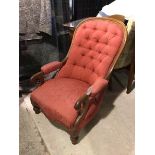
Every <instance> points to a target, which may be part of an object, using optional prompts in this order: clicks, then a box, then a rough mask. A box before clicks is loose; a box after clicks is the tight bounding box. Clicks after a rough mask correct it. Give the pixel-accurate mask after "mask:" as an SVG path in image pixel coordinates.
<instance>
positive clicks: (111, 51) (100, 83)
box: [31, 18, 124, 129]
mask: <svg viewBox="0 0 155 155" xmlns="http://www.w3.org/2000/svg"><path fill="white" fill-rule="evenodd" d="M123 31H124V30H123V29H122V27H121V25H119V24H117V23H115V22H112V21H110V20H102V19H97V18H95V19H93V20H88V21H86V22H84V23H82V24H81V25H80V26H79V27H78V29H77V30H76V32H75V35H74V38H73V41H72V45H71V47H70V50H69V54H68V60H67V62H66V64H65V65H64V66H63V67H62V63H60V62H54V63H50V64H47V65H45V66H43V67H42V68H41V70H42V71H43V72H44V73H45V74H46V73H49V72H51V71H53V70H55V69H58V68H61V67H62V68H61V70H60V71H59V73H58V74H57V75H56V77H55V78H54V79H52V80H49V81H47V82H45V83H44V84H43V85H42V86H40V87H39V88H37V89H36V90H34V91H33V92H32V94H31V99H32V100H33V102H35V103H36V104H37V105H38V106H39V107H40V108H41V110H42V111H43V113H44V114H45V115H46V116H47V117H48V118H49V119H50V120H54V121H57V122H59V123H61V124H63V125H65V126H66V127H67V128H69V129H70V128H71V127H72V126H73V124H74V123H75V120H76V118H77V116H78V115H77V111H76V110H75V109H74V105H75V103H76V101H77V100H78V99H79V98H80V97H81V96H82V95H83V94H84V93H85V92H86V91H87V89H88V88H90V86H91V89H92V96H97V97H96V100H94V101H93V100H91V103H90V107H89V110H88V112H87V115H86V117H85V119H84V120H83V121H82V122H81V124H80V125H79V127H78V128H79V129H80V128H82V127H84V126H85V125H86V124H87V123H88V122H89V121H90V120H91V118H93V116H94V115H95V114H96V112H97V110H98V108H99V105H100V104H101V101H102V100H101V99H102V94H101V93H100V92H101V90H103V89H104V88H105V86H106V85H107V81H106V80H104V78H105V77H106V75H107V72H108V71H109V68H110V66H111V64H112V62H113V60H114V58H115V56H116V54H117V52H118V50H119V48H120V46H121V44H122V41H123V39H124V33H123Z"/></svg>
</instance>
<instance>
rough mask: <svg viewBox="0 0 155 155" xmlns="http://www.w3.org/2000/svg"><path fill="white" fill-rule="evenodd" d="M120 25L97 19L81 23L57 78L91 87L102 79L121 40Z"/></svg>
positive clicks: (121, 29)
mask: <svg viewBox="0 0 155 155" xmlns="http://www.w3.org/2000/svg"><path fill="white" fill-rule="evenodd" d="M123 35H124V31H123V27H122V25H119V24H118V23H115V22H113V21H111V20H102V18H96V19H93V20H88V21H84V22H83V23H81V24H80V26H78V28H77V30H76V31H75V34H74V38H73V41H72V45H71V47H70V50H69V54H68V61H67V63H66V65H65V66H64V67H63V68H62V69H61V71H60V72H59V73H58V75H57V77H66V78H74V79H78V80H81V81H85V82H87V83H89V84H93V83H94V81H95V80H96V79H97V78H98V77H103V78H104V77H105V76H106V75H107V72H108V70H109V68H110V66H111V64H112V62H113V59H114V58H115V56H116V54H117V53H118V51H119V49H120V46H121V44H122V41H123V39H124V36H123Z"/></svg>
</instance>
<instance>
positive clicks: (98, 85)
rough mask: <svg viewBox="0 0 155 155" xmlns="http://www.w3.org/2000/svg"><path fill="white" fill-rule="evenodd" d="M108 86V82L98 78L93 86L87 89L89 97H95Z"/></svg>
mask: <svg viewBox="0 0 155 155" xmlns="http://www.w3.org/2000/svg"><path fill="white" fill-rule="evenodd" d="M107 84H108V81H107V80H105V79H102V78H98V79H97V80H96V81H95V82H94V84H93V85H92V86H91V87H89V88H88V89H90V90H91V96H92V97H95V96H96V95H97V94H99V93H100V92H101V91H102V90H103V89H104V88H105V87H106V86H107Z"/></svg>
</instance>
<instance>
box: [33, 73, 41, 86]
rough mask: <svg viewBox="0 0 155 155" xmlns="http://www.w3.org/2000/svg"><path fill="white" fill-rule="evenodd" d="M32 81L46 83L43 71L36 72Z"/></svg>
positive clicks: (38, 83)
mask: <svg viewBox="0 0 155 155" xmlns="http://www.w3.org/2000/svg"><path fill="white" fill-rule="evenodd" d="M30 81H31V82H32V83H34V84H37V85H41V84H43V83H44V73H43V72H38V73H36V74H34V75H33V76H32V77H31V78H30Z"/></svg>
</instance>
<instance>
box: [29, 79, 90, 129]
mask: <svg viewBox="0 0 155 155" xmlns="http://www.w3.org/2000/svg"><path fill="white" fill-rule="evenodd" d="M88 87H89V85H88V84H87V83H85V82H82V81H79V80H75V79H69V78H58V79H52V80H49V81H47V82H45V83H44V84H43V85H41V86H40V87H39V88H37V89H36V90H34V91H33V92H32V94H31V99H32V100H33V101H35V102H36V103H37V104H38V106H39V107H40V108H41V109H42V111H43V113H44V114H45V115H46V116H47V118H49V119H50V120H54V121H58V122H60V123H61V124H63V125H65V126H66V127H67V128H70V127H71V125H73V123H74V121H75V119H76V117H77V111H76V110H75V109H74V105H75V103H76V101H77V100H78V98H79V97H80V96H82V95H83V94H84V93H85V92H86V90H87V88H88Z"/></svg>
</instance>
